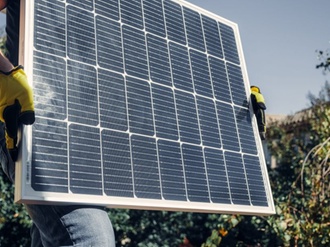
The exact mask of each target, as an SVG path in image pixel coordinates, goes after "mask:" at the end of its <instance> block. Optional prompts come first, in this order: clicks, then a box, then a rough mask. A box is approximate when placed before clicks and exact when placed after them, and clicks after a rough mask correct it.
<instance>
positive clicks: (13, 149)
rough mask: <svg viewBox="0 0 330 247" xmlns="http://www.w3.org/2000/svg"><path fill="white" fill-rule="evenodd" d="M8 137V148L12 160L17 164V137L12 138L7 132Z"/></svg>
mask: <svg viewBox="0 0 330 247" xmlns="http://www.w3.org/2000/svg"><path fill="white" fill-rule="evenodd" d="M5 135H6V146H7V149H8V151H9V154H10V156H11V159H12V160H13V161H14V162H15V161H16V160H17V157H18V148H17V146H16V145H17V137H15V138H11V137H10V136H9V135H8V133H7V131H6V132H5Z"/></svg>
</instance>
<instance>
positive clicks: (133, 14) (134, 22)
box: [120, 0, 144, 30]
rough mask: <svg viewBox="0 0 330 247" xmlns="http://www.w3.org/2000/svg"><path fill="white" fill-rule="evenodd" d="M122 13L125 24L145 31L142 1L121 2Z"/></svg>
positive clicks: (125, 0) (127, 0)
mask: <svg viewBox="0 0 330 247" xmlns="http://www.w3.org/2000/svg"><path fill="white" fill-rule="evenodd" d="M120 13H121V21H122V22H123V23H125V24H127V25H130V26H132V27H136V28H138V29H141V30H142V29H144V26H143V15H142V4H141V0H121V1H120Z"/></svg>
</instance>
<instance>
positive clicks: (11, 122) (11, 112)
mask: <svg viewBox="0 0 330 247" xmlns="http://www.w3.org/2000/svg"><path fill="white" fill-rule="evenodd" d="M20 111H21V105H20V104H19V102H18V100H15V103H14V104H13V105H10V106H7V107H6V108H5V109H4V111H3V119H4V122H5V127H6V133H7V134H8V136H9V137H10V138H16V137H17V129H18V118H19V114H20ZM7 147H8V146H7ZM8 148H9V147H8Z"/></svg>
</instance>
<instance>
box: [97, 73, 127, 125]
mask: <svg viewBox="0 0 330 247" xmlns="http://www.w3.org/2000/svg"><path fill="white" fill-rule="evenodd" d="M97 76H98V82H99V88H98V89H99V108H100V113H99V114H100V124H101V127H103V128H109V129H114V130H121V131H127V130H128V122H127V105H126V87H125V80H124V77H123V76H122V75H121V74H116V73H113V72H109V71H107V70H102V69H99V70H98V75H97Z"/></svg>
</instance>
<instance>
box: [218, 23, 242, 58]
mask: <svg viewBox="0 0 330 247" xmlns="http://www.w3.org/2000/svg"><path fill="white" fill-rule="evenodd" d="M219 27H220V34H221V40H222V46H223V51H224V55H225V59H226V60H227V61H230V62H233V63H236V64H240V59H239V56H238V51H237V43H236V38H235V34H234V30H233V28H232V27H230V26H228V25H225V24H223V23H219Z"/></svg>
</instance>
